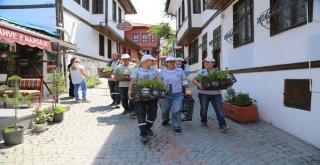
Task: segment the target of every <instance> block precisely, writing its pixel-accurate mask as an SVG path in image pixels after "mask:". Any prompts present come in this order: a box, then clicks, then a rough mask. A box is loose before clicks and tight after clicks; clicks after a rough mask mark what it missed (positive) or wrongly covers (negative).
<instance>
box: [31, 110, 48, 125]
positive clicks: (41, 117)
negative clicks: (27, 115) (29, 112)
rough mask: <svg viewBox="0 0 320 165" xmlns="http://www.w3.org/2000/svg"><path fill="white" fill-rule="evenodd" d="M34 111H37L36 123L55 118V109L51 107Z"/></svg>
mask: <svg viewBox="0 0 320 165" xmlns="http://www.w3.org/2000/svg"><path fill="white" fill-rule="evenodd" d="M34 112H35V113H36V118H35V119H34V122H35V123H36V124H42V123H45V122H47V121H52V119H53V110H52V108H51V107H49V108H42V109H39V108H38V109H36V110H35V111H34Z"/></svg>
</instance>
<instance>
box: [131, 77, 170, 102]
mask: <svg viewBox="0 0 320 165" xmlns="http://www.w3.org/2000/svg"><path fill="white" fill-rule="evenodd" d="M168 86H170V85H168ZM132 89H133V90H134V91H133V93H134V94H135V96H134V98H136V99H139V98H140V96H141V97H142V98H144V99H147V100H148V99H157V98H163V97H165V96H167V95H170V94H171V93H170V92H171V88H170V87H167V88H166V86H165V84H163V83H162V82H159V81H157V80H143V81H141V82H139V83H138V84H136V86H135V87H133V88H132Z"/></svg>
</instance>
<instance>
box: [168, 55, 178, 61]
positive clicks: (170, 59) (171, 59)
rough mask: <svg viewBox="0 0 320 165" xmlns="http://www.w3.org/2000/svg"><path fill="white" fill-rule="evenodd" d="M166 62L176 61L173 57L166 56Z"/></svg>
mask: <svg viewBox="0 0 320 165" xmlns="http://www.w3.org/2000/svg"><path fill="white" fill-rule="evenodd" d="M167 61H176V59H175V58H174V57H172V56H168V57H167V58H166V62H167Z"/></svg>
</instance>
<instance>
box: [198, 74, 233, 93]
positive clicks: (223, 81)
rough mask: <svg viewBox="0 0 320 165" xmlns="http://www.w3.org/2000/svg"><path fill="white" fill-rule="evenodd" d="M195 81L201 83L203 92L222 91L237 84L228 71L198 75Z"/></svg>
mask: <svg viewBox="0 0 320 165" xmlns="http://www.w3.org/2000/svg"><path fill="white" fill-rule="evenodd" d="M196 80H197V81H198V82H199V83H201V85H202V87H203V88H204V90H223V89H227V88H229V87H231V86H232V85H233V84H234V83H236V82H237V80H236V78H235V77H234V75H233V74H232V73H229V71H228V70H224V71H220V70H213V71H210V72H209V73H208V75H204V74H199V75H198V76H197V77H196Z"/></svg>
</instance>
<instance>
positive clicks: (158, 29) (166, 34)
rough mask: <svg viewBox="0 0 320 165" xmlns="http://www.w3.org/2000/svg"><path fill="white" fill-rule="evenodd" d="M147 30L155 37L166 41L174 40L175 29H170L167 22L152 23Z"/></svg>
mask: <svg viewBox="0 0 320 165" xmlns="http://www.w3.org/2000/svg"><path fill="white" fill-rule="evenodd" d="M149 31H150V32H151V33H153V34H154V35H155V36H156V37H158V38H160V39H164V40H166V41H167V43H171V42H174V41H176V37H175V31H174V30H173V29H171V27H170V26H169V23H164V22H162V23H160V24H157V25H152V26H151V27H150V30H149Z"/></svg>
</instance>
